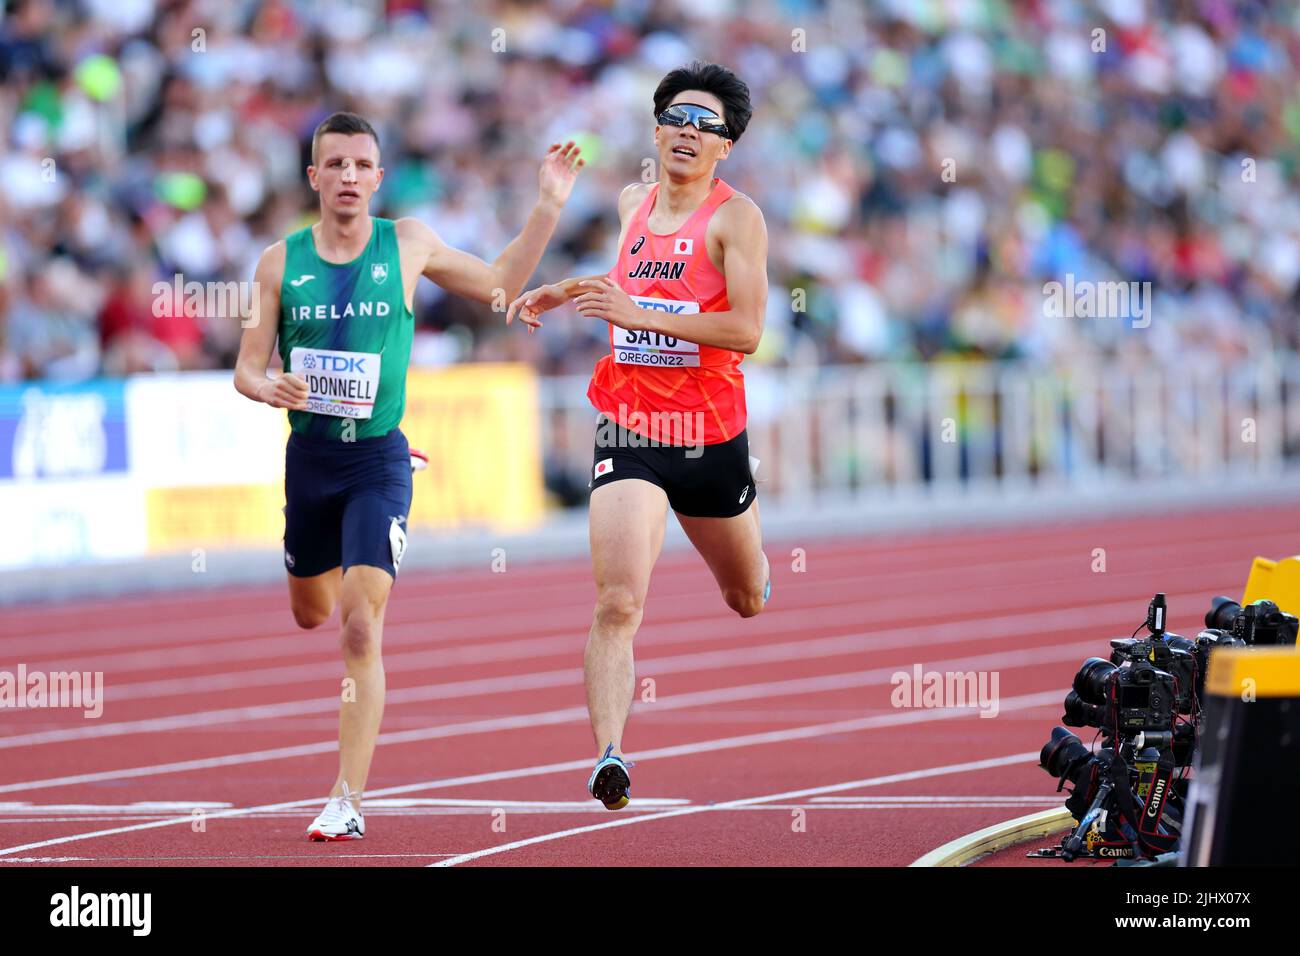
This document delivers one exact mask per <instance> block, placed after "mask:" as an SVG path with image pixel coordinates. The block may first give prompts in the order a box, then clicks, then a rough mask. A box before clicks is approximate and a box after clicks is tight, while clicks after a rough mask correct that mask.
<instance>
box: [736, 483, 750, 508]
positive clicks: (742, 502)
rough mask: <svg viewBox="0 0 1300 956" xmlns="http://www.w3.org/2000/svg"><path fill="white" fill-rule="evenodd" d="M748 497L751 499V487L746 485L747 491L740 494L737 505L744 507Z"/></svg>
mask: <svg viewBox="0 0 1300 956" xmlns="http://www.w3.org/2000/svg"><path fill="white" fill-rule="evenodd" d="M748 497H749V485H746V486H745V490H744V491H742V492H741V493H740V501H739V502H737V503H738V504H742V505H743V504H744V503H745V499H746V498H748Z"/></svg>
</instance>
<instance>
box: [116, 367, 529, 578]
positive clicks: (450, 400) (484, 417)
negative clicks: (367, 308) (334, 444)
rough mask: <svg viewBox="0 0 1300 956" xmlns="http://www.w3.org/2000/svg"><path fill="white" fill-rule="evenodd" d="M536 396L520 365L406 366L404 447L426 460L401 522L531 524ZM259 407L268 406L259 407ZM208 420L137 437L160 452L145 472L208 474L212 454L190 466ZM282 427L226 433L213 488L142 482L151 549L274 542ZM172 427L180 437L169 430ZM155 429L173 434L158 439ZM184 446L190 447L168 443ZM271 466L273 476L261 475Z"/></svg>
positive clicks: (279, 531) (279, 515) (280, 522)
mask: <svg viewBox="0 0 1300 956" xmlns="http://www.w3.org/2000/svg"><path fill="white" fill-rule="evenodd" d="M204 384H205V385H207V384H211V383H204ZM217 384H219V386H220V388H221V389H222V390H223V391H222V394H223V395H224V392H225V391H230V389H229V382H228V381H225V380H224V378H223V380H222V381H221V382H220V383H217ZM212 387H216V386H215V385H214V386H212ZM214 400H215V396H214ZM537 402H538V387H537V379H536V376H535V374H534V372H533V370H532V369H531V368H530V367H528V366H526V365H495V364H494V365H463V366H454V367H451V368H446V369H438V370H426V369H414V368H413V369H411V370H410V371H409V372H408V373H407V379H406V412H405V415H404V417H403V418H402V424H401V428H402V431H403V432H404V433H405V434H406V437H407V439H408V440H409V441H410V443H411V445H412V447H414V448H418V449H420V450H421V451H423V452H424V453H425V454H427V455H428V456H429V467H428V468H427V469H425V470H424V471H421V472H419V473H417V474H416V475H415V478H414V501H413V503H412V505H411V514H410V517H409V526H411V527H418V528H428V529H434V530H438V529H450V528H458V527H470V526H480V527H491V528H499V529H503V530H517V529H521V528H527V527H529V526H531V525H533V524H535V523H536V522H537V521H538V520H539V519H540V518H541V516H542V511H543V508H544V490H543V481H542V466H541V448H540V436H539V434H538V421H539V418H538V406H537ZM154 404H158V403H154ZM164 404H165V403H164ZM260 411H261V412H263V413H266V414H270V412H269V410H268V409H266V408H265V407H262V408H261V409H260ZM142 414H143V412H142ZM279 415H280V416H281V419H282V420H284V419H285V417H286V416H285V413H284V412H280V413H279ZM211 427H212V426H211V425H210V423H208V422H206V421H199V420H197V419H196V418H195V417H194V416H190V417H189V418H187V419H186V420H185V421H183V422H178V423H175V424H174V425H173V426H172V427H171V429H170V430H169V431H164V430H162V429H160V428H155V429H154V430H153V431H152V432H150V433H149V435H148V436H146V438H142V439H141V440H142V441H146V440H147V439H151V440H152V442H153V446H151V447H162V448H163V449H164V450H165V451H166V454H161V453H159V454H158V455H156V456H155V457H157V458H158V459H159V460H158V461H157V462H154V463H152V465H151V467H150V469H149V473H151V474H174V475H176V476H178V477H179V476H186V477H189V476H192V475H200V476H201V475H203V474H207V473H212V472H213V471H215V470H216V465H215V464H214V463H212V462H206V463H202V467H199V464H194V462H196V461H197V459H198V458H200V457H201V456H202V455H203V454H204V453H205V452H206V449H207V448H208V447H209V445H211V444H213V443H214V442H216V441H217V439H218V437H219V436H217V435H215V434H213V435H211V436H209V435H208V434H207V432H208V429H210V428H211ZM280 427H281V426H280V425H277V426H276V427H274V428H272V429H269V430H268V429H265V428H259V429H256V430H255V429H252V428H243V429H237V430H235V431H234V432H233V433H232V434H233V435H234V436H235V437H237V438H241V437H242V438H244V439H245V443H246V447H244V446H240V447H235V446H232V445H230V442H229V440H227V441H226V442H225V444H223V445H222V449H223V450H222V461H221V462H220V463H219V464H220V465H221V468H222V471H221V472H220V473H221V474H222V477H224V478H226V480H225V481H222V482H221V483H220V484H216V483H214V484H196V483H190V484H187V485H178V484H170V483H169V484H168V485H167V486H165V487H148V488H146V489H145V501H146V515H147V519H146V520H147V524H148V548H149V550H150V551H151V552H155V553H156V552H164V551H184V550H189V549H192V548H223V547H278V546H279V543H280V540H281V537H282V536H283V534H284V514H283V512H282V511H281V509H282V508H283V506H284V480H283V477H280V476H282V475H283V462H284V441H285V439H287V438H288V427H287V424H284V425H283V431H282V432H281V431H280ZM178 430H181V431H182V432H183V434H181V435H180V437H179V438H177V437H175V436H173V435H172V432H176V431H178ZM277 433H279V434H282V435H283V437H282V438H277V437H276V434H277ZM159 434H164V435H168V436H171V437H172V439H173V440H170V441H168V442H166V443H163V442H162V441H161V440H160V439H159V438H158V437H157V436H158V435H159ZM183 448H188V449H189V451H188V452H185V453H181V452H179V451H178V450H177V449H183ZM172 458H176V459H177V460H175V461H172V460H171V459H172ZM187 461H188V462H190V463H191V465H192V466H191V467H187ZM268 472H270V473H277V476H276V477H275V478H274V479H273V480H269V481H268V480H267V479H266V477H265V475H266V474H267V473H268ZM245 473H246V474H247V479H246V480H245V481H242V482H241V481H240V477H241V475H243V474H245ZM173 480H175V479H173ZM191 481H193V479H191Z"/></svg>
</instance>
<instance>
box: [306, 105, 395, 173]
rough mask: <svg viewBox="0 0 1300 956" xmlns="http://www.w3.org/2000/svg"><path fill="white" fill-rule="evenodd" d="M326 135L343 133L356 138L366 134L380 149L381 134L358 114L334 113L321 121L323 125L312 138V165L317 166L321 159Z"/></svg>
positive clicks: (317, 128)
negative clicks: (323, 137) (323, 140)
mask: <svg viewBox="0 0 1300 956" xmlns="http://www.w3.org/2000/svg"><path fill="white" fill-rule="evenodd" d="M326 133H342V134H344V135H345V136H356V135H358V134H361V133H364V134H365V135H367V136H369V137H370V138H372V139H373V140H374V141H375V148H376V149H378V148H379V134H378V133H376V132H375V128H374V127H373V126H371V125H370V124H369V123H367V122H366V121H365V120H364V119H362V118H361V117H360V116H358V115H357V114H356V113H334V114H332V115H330V116H327V117H325V119H323V120H321V124H320V125H319V126H317V127H316V132H314V133H312V136H311V163H312V165H313V166H315V165H316V161H317V160H318V159H319V158H320V156H319V150H320V138H321V137H322V136H324V135H325V134H326Z"/></svg>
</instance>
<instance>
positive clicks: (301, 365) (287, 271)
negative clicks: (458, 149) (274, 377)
mask: <svg viewBox="0 0 1300 956" xmlns="http://www.w3.org/2000/svg"><path fill="white" fill-rule="evenodd" d="M370 221H371V223H372V228H371V231H370V241H369V242H368V243H367V244H366V248H365V250H364V251H363V252H362V253H361V255H359V256H358V257H357V258H355V259H353V260H352V261H351V262H346V263H342V264H335V263H332V262H326V261H325V260H324V259H322V258H321V257H320V256H319V255H317V253H316V243H315V241H314V240H313V238H312V232H311V227H307V228H305V229H300V230H298V231H297V232H295V233H293V234H292V235H291V236H289V237H288V239H286V240H285V245H286V247H287V248H286V250H285V260H284V278H283V280H281V282H280V357H281V358H282V359H283V360H284V370H285V371H286V372H293V373H294V374H295V375H297V376H298V377H299V378H301V379H302V380H303V381H305V382H306V383H307V389H308V393H309V394H308V399H307V410H306V411H290V412H289V425H290V427H291V428H292V429H293V430H294V431H295V432H298V433H300V434H304V435H309V436H312V437H317V438H342V437H344V436H345V435H348V434H349V431H351V436H350V437H353V438H358V439H360V438H377V437H379V436H382V435H386V434H388V432H390V431H392V430H393V429H394V428H396V427H397V425H398V423H399V422H400V421H401V420H402V412H403V410H404V408H405V405H406V366H407V363H408V362H409V361H410V358H411V336H412V333H413V331H414V328H415V322H414V317H413V316H412V314H411V311H410V309H408V308H407V307H406V296H405V294H404V292H403V289H402V266H401V258H400V256H399V254H398V249H397V229H396V228H395V226H394V224H393V221H392V220H391V219H379V218H377V217H372V218H371V220H370ZM348 419H352V420H353V422H354V424H355V430H354V431H353V430H351V429H349V430H345V428H344V423H345V422H346V421H347V420H348Z"/></svg>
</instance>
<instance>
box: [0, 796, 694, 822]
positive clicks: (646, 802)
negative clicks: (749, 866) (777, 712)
mask: <svg viewBox="0 0 1300 956" xmlns="http://www.w3.org/2000/svg"><path fill="white" fill-rule="evenodd" d="M690 802H691V801H690V800H687V799H685V798H684V797H638V798H637V804H638V805H641V806H650V807H678V806H685V805H686V804H688V803H690ZM233 806H234V804H230V803H205V802H203V801H201V800H196V801H195V802H194V803H187V802H185V801H174V802H173V801H168V802H165V803H102V804H83V803H6V804H0V823H8V822H10V820H9V817H11V816H15V815H17V816H27V817H32V818H34V819H35V818H39V817H41V816H42V815H50V814H69V815H70V816H69V817H68V819H76V816H77V815H80V814H88V815H109V816H121V815H128V816H129V815H134V816H140V817H142V818H143V817H146V816H155V817H173V816H175V815H176V814H177V813H178V812H180V811H184V812H185V813H193V812H194V811H195V810H204V811H205V812H206V811H208V810H226V809H232V808H233ZM425 807H442V808H465V809H501V810H590V809H593V808H596V809H600V808H599V807H597V805H596V803H595V801H593V800H590V799H587V800H465V799H458V798H455V797H392V798H383V799H377V800H366V813H371V812H374V811H388V810H406V809H419V808H425ZM602 812H603V810H602Z"/></svg>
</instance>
